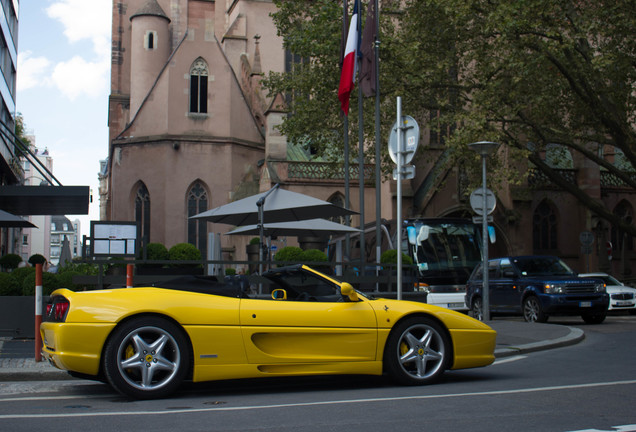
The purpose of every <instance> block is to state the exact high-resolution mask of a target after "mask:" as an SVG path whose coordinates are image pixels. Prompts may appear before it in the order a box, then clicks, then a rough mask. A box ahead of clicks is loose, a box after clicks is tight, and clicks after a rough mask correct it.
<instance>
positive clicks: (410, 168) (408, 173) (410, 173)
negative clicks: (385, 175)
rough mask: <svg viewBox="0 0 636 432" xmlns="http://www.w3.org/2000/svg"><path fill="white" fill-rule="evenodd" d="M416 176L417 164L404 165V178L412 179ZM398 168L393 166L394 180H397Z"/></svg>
mask: <svg viewBox="0 0 636 432" xmlns="http://www.w3.org/2000/svg"><path fill="white" fill-rule="evenodd" d="M414 177H415V165H403V166H402V180H410V179H412V178H414ZM397 178H398V170H397V168H393V180H397Z"/></svg>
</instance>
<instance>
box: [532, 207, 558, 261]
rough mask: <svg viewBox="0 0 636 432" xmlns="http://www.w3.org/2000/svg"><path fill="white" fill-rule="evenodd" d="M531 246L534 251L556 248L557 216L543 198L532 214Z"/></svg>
mask: <svg viewBox="0 0 636 432" xmlns="http://www.w3.org/2000/svg"><path fill="white" fill-rule="evenodd" d="M532 248H533V249H534V251H535V253H536V252H538V251H545V250H556V248H557V217H556V214H555V212H554V209H553V208H552V206H551V205H550V204H549V203H548V202H547V201H545V200H544V201H541V203H540V204H539V205H538V206H537V208H536V209H535V210H534V215H533V216H532Z"/></svg>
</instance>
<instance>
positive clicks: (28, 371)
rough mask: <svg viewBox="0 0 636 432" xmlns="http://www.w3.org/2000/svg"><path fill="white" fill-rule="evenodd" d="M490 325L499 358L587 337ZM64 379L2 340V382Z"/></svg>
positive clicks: (541, 327)
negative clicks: (494, 335)
mask: <svg viewBox="0 0 636 432" xmlns="http://www.w3.org/2000/svg"><path fill="white" fill-rule="evenodd" d="M488 325H489V326H490V327H492V328H493V329H494V330H496V331H497V346H496V348H495V357H497V358H501V357H508V356H513V355H518V354H524V353H529V352H534V351H541V350H546V349H551V348H558V347H563V346H568V345H574V344H576V343H578V342H580V341H581V340H583V339H584V338H585V333H584V332H583V330H581V329H579V328H576V327H569V326H565V325H559V324H539V323H532V324H531V323H526V322H523V321H515V320H513V319H495V320H492V321H490V322H488ZM62 379H74V378H72V377H71V376H70V375H68V374H67V373H66V372H64V371H61V370H59V369H57V368H55V367H53V366H51V365H49V364H48V363H47V362H44V361H42V362H36V361H35V341H34V340H33V339H11V338H0V381H48V380H62Z"/></svg>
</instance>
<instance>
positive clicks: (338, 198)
mask: <svg viewBox="0 0 636 432" xmlns="http://www.w3.org/2000/svg"><path fill="white" fill-rule="evenodd" d="M329 202H330V203H331V204H333V205H337V206H338V207H342V208H346V206H345V199H344V196H343V195H342V194H341V193H340V192H336V193H335V194H333V195H332V196H331V198H329ZM328 219H329V220H330V221H332V222H336V223H339V224H344V223H345V222H346V217H345V216H332V217H330V218H328Z"/></svg>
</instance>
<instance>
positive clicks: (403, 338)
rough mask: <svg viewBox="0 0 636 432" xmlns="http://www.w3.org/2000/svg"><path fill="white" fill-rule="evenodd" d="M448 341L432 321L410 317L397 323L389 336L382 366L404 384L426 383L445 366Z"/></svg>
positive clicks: (438, 375)
mask: <svg viewBox="0 0 636 432" xmlns="http://www.w3.org/2000/svg"><path fill="white" fill-rule="evenodd" d="M451 356H452V353H451V344H450V341H449V338H448V335H447V334H446V332H445V331H444V329H443V328H442V326H441V325H440V324H439V323H437V322H436V321H434V320H432V319H430V318H426V317H414V318H409V319H406V320H405V321H403V322H401V323H399V324H398V325H397V326H396V327H395V328H394V329H393V330H392V331H391V334H390V335H389V339H388V341H387V345H386V348H385V352H384V362H385V366H386V369H387V371H388V373H389V375H390V376H391V378H393V379H394V380H395V381H397V382H399V383H400V384H404V385H419V384H429V383H431V382H434V381H436V380H437V379H439V377H440V376H441V375H442V374H443V373H444V371H445V370H446V369H447V368H448V367H449V363H450V361H451Z"/></svg>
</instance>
